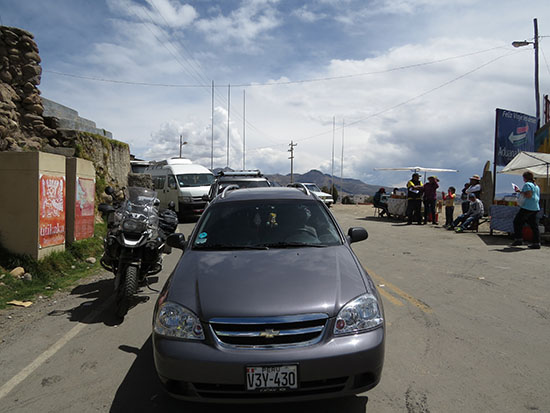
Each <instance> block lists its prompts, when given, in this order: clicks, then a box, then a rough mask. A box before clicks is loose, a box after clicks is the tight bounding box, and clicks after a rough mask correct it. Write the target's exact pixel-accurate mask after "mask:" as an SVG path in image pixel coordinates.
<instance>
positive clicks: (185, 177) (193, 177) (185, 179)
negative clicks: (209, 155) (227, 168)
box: [177, 174, 214, 188]
mask: <svg viewBox="0 0 550 413" xmlns="http://www.w3.org/2000/svg"><path fill="white" fill-rule="evenodd" d="M177 178H178V185H179V186H180V188H185V187H190V186H210V185H211V184H212V182H213V181H214V175H212V174H181V175H177Z"/></svg>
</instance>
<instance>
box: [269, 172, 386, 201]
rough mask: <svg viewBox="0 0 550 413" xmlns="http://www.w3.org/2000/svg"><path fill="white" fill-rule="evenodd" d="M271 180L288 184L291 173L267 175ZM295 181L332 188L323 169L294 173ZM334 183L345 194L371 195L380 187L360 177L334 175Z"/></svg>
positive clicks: (329, 177) (280, 183) (330, 180)
mask: <svg viewBox="0 0 550 413" xmlns="http://www.w3.org/2000/svg"><path fill="white" fill-rule="evenodd" d="M266 176H267V178H268V179H269V180H270V181H271V182H276V183H277V184H279V185H281V186H286V185H287V184H289V183H290V174H288V175H280V174H275V175H266ZM294 182H313V183H315V184H317V186H318V187H319V188H321V187H323V186H326V187H327V188H330V186H331V182H332V178H331V176H330V175H327V174H324V173H323V172H321V171H318V170H316V169H312V170H311V171H309V172H306V173H305V174H294ZM334 185H335V186H336V189H337V190H338V193H340V194H342V193H343V194H344V195H369V196H373V195H374V194H375V193H376V191H378V190H379V189H380V185H371V184H366V183H364V182H363V181H360V180H359V179H351V178H344V179H343V180H341V179H340V178H338V177H336V176H335V177H334ZM385 188H386V192H387V193H391V191H392V189H393V188H388V187H385Z"/></svg>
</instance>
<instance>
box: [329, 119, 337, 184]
mask: <svg viewBox="0 0 550 413" xmlns="http://www.w3.org/2000/svg"><path fill="white" fill-rule="evenodd" d="M335 133H336V116H333V117H332V164H331V170H330V186H331V187H330V194H331V195H332V194H333V193H334V135H335Z"/></svg>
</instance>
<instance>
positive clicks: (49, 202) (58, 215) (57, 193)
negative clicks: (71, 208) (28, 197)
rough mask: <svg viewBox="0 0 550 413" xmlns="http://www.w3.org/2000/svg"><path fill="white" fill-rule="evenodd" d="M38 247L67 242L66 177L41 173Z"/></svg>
mask: <svg viewBox="0 0 550 413" xmlns="http://www.w3.org/2000/svg"><path fill="white" fill-rule="evenodd" d="M39 196H40V198H39V202H40V217H39V218H40V219H39V224H38V230H39V238H38V247H39V248H44V247H50V246H52V245H62V244H63V243H64V242H65V177H64V176H51V175H42V174H40V194H39Z"/></svg>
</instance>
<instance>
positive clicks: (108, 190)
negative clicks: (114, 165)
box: [105, 186, 115, 195]
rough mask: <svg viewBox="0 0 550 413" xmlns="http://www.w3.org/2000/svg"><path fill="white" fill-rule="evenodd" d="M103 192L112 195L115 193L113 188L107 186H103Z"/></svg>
mask: <svg viewBox="0 0 550 413" xmlns="http://www.w3.org/2000/svg"><path fill="white" fill-rule="evenodd" d="M105 193H106V194H107V195H113V194H114V193H115V190H114V189H113V188H112V187H110V186H108V187H106V188H105Z"/></svg>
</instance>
